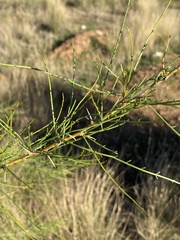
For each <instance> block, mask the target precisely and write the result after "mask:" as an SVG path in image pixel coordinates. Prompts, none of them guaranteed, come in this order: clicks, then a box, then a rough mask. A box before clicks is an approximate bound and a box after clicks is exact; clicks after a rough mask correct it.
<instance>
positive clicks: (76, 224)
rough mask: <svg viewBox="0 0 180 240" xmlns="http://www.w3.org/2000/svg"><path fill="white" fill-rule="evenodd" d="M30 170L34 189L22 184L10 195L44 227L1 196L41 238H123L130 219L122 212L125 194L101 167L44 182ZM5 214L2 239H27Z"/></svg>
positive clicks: (0, 227)
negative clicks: (31, 189)
mask: <svg viewBox="0 0 180 240" xmlns="http://www.w3.org/2000/svg"><path fill="white" fill-rule="evenodd" d="M31 170H33V168H32V169H31ZM21 174H22V173H21ZM29 174H33V175H34V177H35V179H34V187H33V191H29V190H28V189H26V190H23V189H21V188H19V189H16V190H15V191H13V192H12V194H9V195H11V196H12V195H13V198H12V199H13V201H14V202H15V203H16V204H17V206H19V207H20V208H22V209H23V210H24V211H25V212H26V214H27V216H28V217H30V218H31V219H32V220H33V221H34V222H35V223H36V224H37V225H38V226H39V227H41V230H38V229H36V228H35V227H34V228H32V226H31V227H28V225H29V224H28V222H29V221H28V219H27V218H26V217H25V216H24V215H23V214H22V213H21V212H20V211H19V210H18V209H17V208H16V207H15V206H14V205H11V203H10V202H9V201H8V200H7V199H1V200H2V203H3V204H4V206H5V207H7V209H8V210H9V211H10V212H11V213H12V214H13V216H14V217H16V218H17V219H18V220H19V221H20V222H21V223H22V224H23V225H25V226H26V229H28V231H29V232H30V233H31V234H32V235H33V236H35V237H37V239H49V240H50V239H73V240H75V239H78V240H81V239H85V238H86V239H87V240H88V239H89V240H91V239H94V240H95V239H97V240H100V239H103V240H104V239H107V240H110V239H112V240H115V239H123V238H122V237H123V227H124V224H125V222H126V224H127V222H128V220H127V219H126V218H125V216H124V215H123V214H122V212H123V209H122V206H123V203H124V197H122V196H121V197H120V194H119V191H118V190H117V189H116V187H115V185H114V184H113V183H112V182H111V181H110V180H109V179H108V176H107V175H106V174H104V173H103V172H102V171H100V169H99V168H98V167H90V168H87V169H84V170H81V171H79V170H78V171H76V172H75V173H74V176H73V178H72V179H66V178H64V180H63V179H61V180H60V181H58V179H57V178H56V179H55V180H53V181H52V179H51V180H50V179H49V180H50V181H49V180H48V179H44V182H43V181H42V180H43V178H42V179H41V181H39V180H40V179H38V174H34V173H33V172H31V173H30V172H29ZM19 175H20V173H19ZM41 177H42V172H41ZM46 177H47V176H46ZM31 178H32V176H31ZM9 181H10V179H9V180H8V182H9ZM38 181H39V182H38ZM121 181H122V180H121ZM9 184H10V183H9ZM2 218H3V221H2V224H1V226H0V230H1V233H2V234H1V239H2V240H3V239H17V237H18V236H19V237H21V239H26V237H25V236H23V232H21V231H19V230H18V229H17V226H16V225H15V224H14V223H13V222H11V221H10V220H8V219H7V218H6V217H5V216H4V215H3V216H2Z"/></svg>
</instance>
